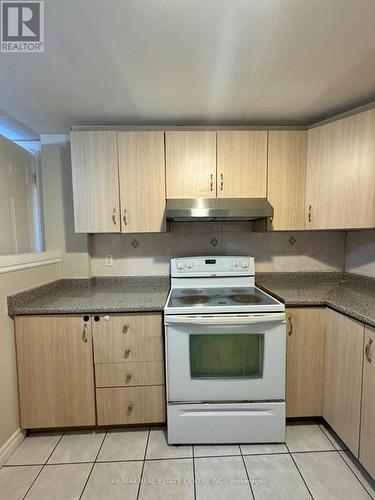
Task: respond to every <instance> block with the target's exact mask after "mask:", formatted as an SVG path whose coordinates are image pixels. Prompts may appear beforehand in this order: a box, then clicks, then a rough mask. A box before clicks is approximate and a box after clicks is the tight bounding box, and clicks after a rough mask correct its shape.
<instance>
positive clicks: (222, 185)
mask: <svg viewBox="0 0 375 500" xmlns="http://www.w3.org/2000/svg"><path fill="white" fill-rule="evenodd" d="M220 179H221V182H220V191H222V190H223V189H224V175H223V174H220Z"/></svg>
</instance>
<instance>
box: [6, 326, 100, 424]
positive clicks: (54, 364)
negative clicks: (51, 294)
mask: <svg viewBox="0 0 375 500" xmlns="http://www.w3.org/2000/svg"><path fill="white" fill-rule="evenodd" d="M15 326H16V346H17V368H18V388H19V400H20V413H21V427H22V428H23V429H36V428H39V429H40V428H48V427H73V426H89V425H95V424H96V417H95V393H94V366H93V355H92V335H91V321H90V319H89V320H88V321H87V322H85V321H84V320H83V317H82V316H20V317H17V318H16V322H15Z"/></svg>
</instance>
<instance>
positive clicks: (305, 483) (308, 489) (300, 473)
mask: <svg viewBox="0 0 375 500" xmlns="http://www.w3.org/2000/svg"><path fill="white" fill-rule="evenodd" d="M322 432H323V431H322ZM285 446H286V448H287V450H288V451H289V454H290V458H291V459H292V460H293V463H294V465H295V467H296V469H297V470H298V473H299V475H300V476H301V479H302V481H303V483H304V485H305V486H306V488H307V491H308V492H309V495H310V496H311V498H312V499H313V500H314V497H313V495H312V493H311V491H310V488H309V487H308V486H307V482H306V481H305V478H304V477H303V475H302V472H301V471H300V469H299V467H298V465H297V462H296V461H295V460H294V457H293V454H292V453H291V451H290V449H289V446H288V445H287V442H286V441H285Z"/></svg>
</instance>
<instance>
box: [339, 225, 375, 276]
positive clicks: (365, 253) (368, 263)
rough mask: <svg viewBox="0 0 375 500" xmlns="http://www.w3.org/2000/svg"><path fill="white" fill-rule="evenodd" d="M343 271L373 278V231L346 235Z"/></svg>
mask: <svg viewBox="0 0 375 500" xmlns="http://www.w3.org/2000/svg"><path fill="white" fill-rule="evenodd" d="M345 270H346V271H348V272H350V273H356V274H362V275H365V276H370V277H372V278H375V229H372V230H368V231H350V232H348V233H347V239H346V252H345Z"/></svg>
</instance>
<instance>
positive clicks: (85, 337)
mask: <svg viewBox="0 0 375 500" xmlns="http://www.w3.org/2000/svg"><path fill="white" fill-rule="evenodd" d="M86 332H87V324H86V323H85V324H84V325H83V332H82V342H86V343H87V334H86Z"/></svg>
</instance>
